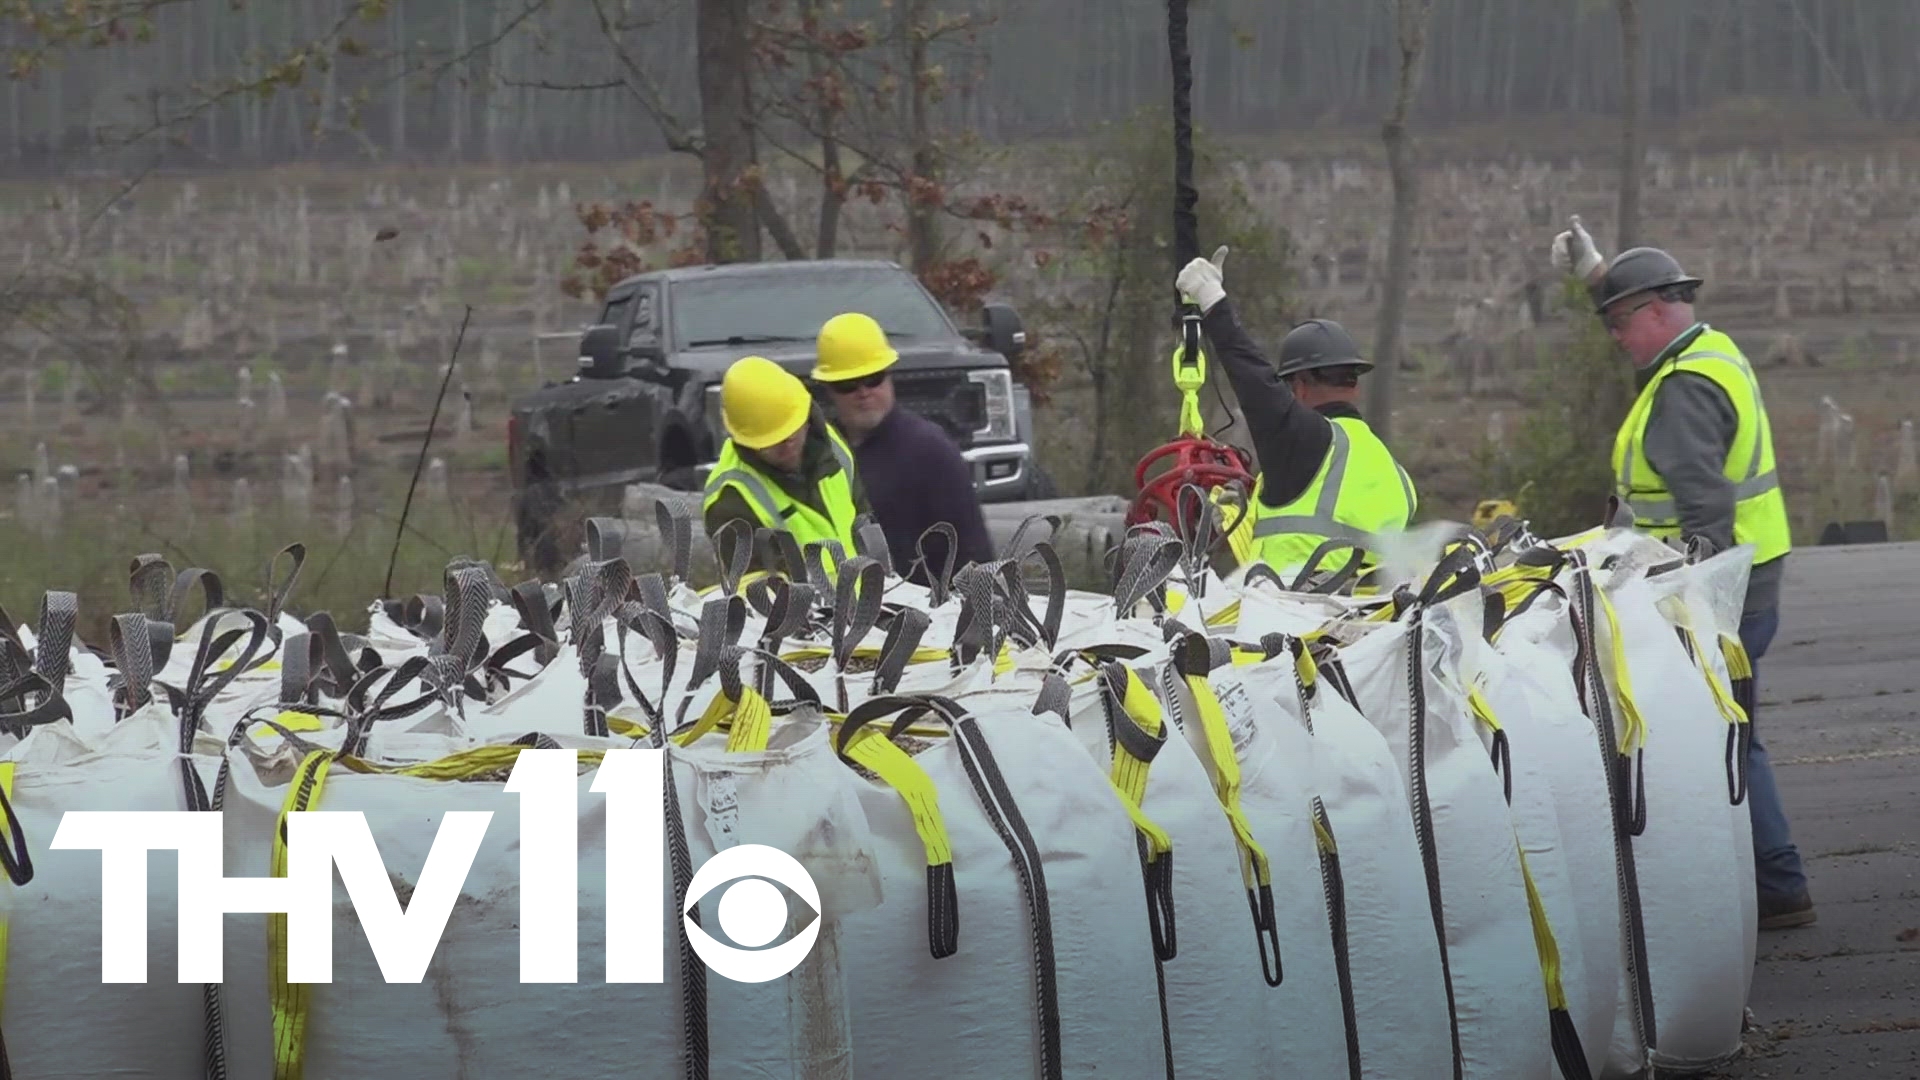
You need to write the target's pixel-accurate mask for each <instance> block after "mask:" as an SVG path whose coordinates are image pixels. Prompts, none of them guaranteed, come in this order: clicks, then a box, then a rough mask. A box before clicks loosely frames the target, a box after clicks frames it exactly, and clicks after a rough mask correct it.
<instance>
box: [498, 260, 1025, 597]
mask: <svg viewBox="0 0 1920 1080" xmlns="http://www.w3.org/2000/svg"><path fill="white" fill-rule="evenodd" d="M845 311H859V312H864V313H865V314H868V315H871V316H872V317H873V318H874V319H875V320H876V321H877V322H879V323H880V325H881V327H882V328H884V329H885V330H886V332H887V337H888V340H889V341H890V342H892V344H893V346H894V348H895V349H897V350H898V351H899V353H900V362H899V363H898V364H897V365H896V366H895V367H894V369H893V371H894V385H895V392H896V395H897V400H898V401H899V403H900V404H901V405H904V406H906V407H907V408H910V409H913V410H914V411H915V412H918V413H920V414H922V415H923V416H926V417H927V418H928V419H930V420H932V421H934V422H935V423H937V424H939V425H940V426H941V427H943V428H944V429H946V431H947V433H948V434H949V435H951V436H952V437H953V439H954V442H955V443H957V444H958V445H959V446H960V449H961V453H962V454H963V455H964V456H965V457H966V459H967V460H968V462H970V463H971V464H972V466H973V477H974V484H975V487H976V489H977V490H978V491H979V493H980V499H981V501H982V502H1007V501H1013V500H1020V499H1033V498H1050V497H1052V496H1053V495H1054V491H1053V488H1052V482H1051V480H1050V479H1048V478H1047V476H1046V475H1045V474H1044V473H1043V472H1041V471H1040V470H1039V469H1038V468H1037V467H1036V466H1035V464H1034V461H1033V455H1032V451H1031V449H1030V445H1031V441H1032V440H1031V431H1032V409H1031V405H1030V401H1029V397H1028V394H1027V389H1026V387H1024V386H1021V385H1020V384H1019V383H1018V382H1017V381H1015V380H1014V378H1013V376H1012V372H1011V370H1010V368H1009V365H1008V361H1009V359H1011V358H1013V357H1016V356H1018V355H1019V354H1020V351H1021V350H1022V349H1023V348H1024V347H1025V344H1026V333H1025V331H1024V330H1023V329H1022V328H1021V323H1020V318H1019V316H1018V315H1017V314H1016V313H1015V312H1014V311H1013V309H1012V308H1010V307H1007V306H1005V305H1003V304H986V305H984V306H983V309H982V319H981V325H980V326H979V327H978V328H977V329H972V330H965V331H963V330H961V329H960V328H958V327H956V326H955V325H954V322H953V320H952V319H951V318H949V317H948V315H947V312H946V309H945V308H943V307H942V306H941V305H940V303H939V302H938V301H936V300H935V299H934V298H933V296H932V295H931V294H929V293H928V292H927V291H926V289H925V288H923V287H922V286H921V284H920V282H919V281H918V280H917V279H915V278H914V276H913V275H912V274H910V273H908V272H907V271H906V270H905V269H903V268H901V267H900V266H899V265H897V264H895V263H891V262H879V261H864V260H852V259H823V260H812V261H799V260H796V261H790V262H777V263H743V264H732V265H726V266H699V267H680V268H676V269H670V270H659V271H654V272H651V273H646V274H639V275H636V276H634V277H630V278H628V279H626V280H625V281H622V282H620V283H619V284H617V285H615V286H614V287H613V288H612V289H610V290H608V292H607V296H606V301H605V306H604V307H603V308H602V309H601V312H600V317H599V319H598V321H597V322H596V324H595V325H593V326H591V327H589V328H587V330H586V331H585V332H584V333H583V334H582V335H581V339H580V352H579V358H580V359H579V370H578V372H577V373H576V374H574V376H573V377H572V378H570V379H568V380H567V381H565V382H554V383H548V384H547V385H546V386H544V387H542V388H541V389H539V390H536V391H534V392H533V393H531V394H528V395H527V396H526V397H524V398H522V399H521V400H519V401H517V402H515V403H514V405H513V407H512V410H511V412H510V415H509V417H508V421H507V444H508V445H507V460H508V467H509V470H510V472H511V474H512V481H513V490H514V518H515V522H516V532H517V534H518V540H519V544H518V546H519V551H520V557H521V560H522V561H523V562H524V563H526V565H527V566H528V567H529V568H530V569H534V570H538V571H541V572H545V571H548V570H553V569H558V568H559V567H560V566H562V565H564V564H565V563H566V562H567V560H568V559H569V558H570V557H571V556H572V555H573V554H574V552H575V549H576V548H577V547H578V545H579V538H578V528H579V523H580V522H581V521H582V520H583V519H584V518H585V517H587V516H592V515H607V514H618V513H619V511H620V504H621V499H622V494H623V491H624V489H625V487H626V485H628V484H633V483H637V482H642V481H647V482H653V483H660V484H664V485H666V486H668V487H672V488H677V489H680V490H685V491H693V490H698V488H699V487H700V486H701V485H702V484H703V483H704V482H705V479H706V473H707V470H708V469H709V468H711V466H712V463H713V461H714V458H715V457H716V456H717V454H718V453H719V447H720V443H721V442H722V441H723V440H724V439H725V438H726V432H725V430H724V428H723V427H722V425H721V419H720V379H721V377H722V376H723V375H724V374H725V372H726V370H727V366H728V365H730V364H732V363H733V362H734V361H735V360H738V359H739V358H741V357H743V356H751V355H760V356H765V357H767V358H768V359H770V360H773V361H775V362H776V363H779V364H780V365H781V366H783V367H785V368H786V369H787V370H789V371H791V372H793V373H794V374H795V375H798V376H800V377H801V378H802V379H806V378H807V376H808V374H809V372H811V371H812V369H813V363H814V349H815V346H814V342H815V335H816V334H817V333H818V332H819V330H820V327H821V325H822V324H824V323H825V322H826V321H827V320H828V319H831V318H832V317H833V316H835V315H838V314H840V313H841V312H845ZM810 385H811V384H810ZM815 393H816V394H817V395H822V400H823V401H824V400H825V399H824V391H821V390H818V389H816V391H815Z"/></svg>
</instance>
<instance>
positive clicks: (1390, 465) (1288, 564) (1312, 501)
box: [1253, 416, 1419, 570]
mask: <svg viewBox="0 0 1920 1080" xmlns="http://www.w3.org/2000/svg"><path fill="white" fill-rule="evenodd" d="M1265 485H1266V474H1265V472H1262V473H1261V475H1260V477H1259V478H1258V479H1257V480H1255V481H1254V487H1253V508H1254V510H1253V519H1254V520H1253V538H1254V549H1253V551H1254V557H1255V558H1257V559H1259V560H1260V561H1261V562H1264V563H1266V564H1267V565H1269V566H1271V567H1273V568H1274V569H1275V570H1287V569H1291V568H1294V567H1299V566H1303V565H1305V564H1306V561H1307V560H1308V559H1309V558H1311V557H1312V555H1313V553H1314V551H1315V550H1316V549H1317V548H1319V546H1320V545H1321V544H1323V543H1325V542H1326V541H1328V540H1334V539H1339V540H1351V541H1352V542H1354V543H1355V544H1358V545H1360V546H1362V547H1363V548H1365V547H1368V546H1369V544H1370V541H1371V539H1372V537H1373V536H1374V535H1376V534H1379V533H1386V532H1398V531H1400V530H1402V529H1405V528H1406V527H1407V522H1408V521H1410V520H1411V519H1412V518H1413V512H1414V510H1415V509H1416V508H1418V506H1419V501H1418V499H1417V497H1416V496H1415V494H1414V490H1413V480H1412V478H1410V477H1408V476H1407V471H1406V470H1405V469H1403V468H1401V467H1400V463H1399V462H1397V461H1395V460H1394V459H1393V452H1392V451H1390V450H1388V449H1387V444H1386V443H1383V442H1381V441H1380V436H1378V435H1375V434H1374V433H1373V429H1372V428H1370V427H1368V426H1367V422H1366V421H1364V420H1361V419H1360V418H1358V417H1352V416H1341V417H1335V418H1333V444H1332V445H1331V446H1329V447H1327V456H1326V458H1325V459H1324V460H1322V461H1321V463H1320V471H1319V472H1318V473H1315V474H1314V477H1313V483H1311V484H1309V485H1307V490H1305V491H1303V492H1301V493H1300V495H1299V497H1298V498H1296V499H1294V500H1293V501H1292V502H1290V503H1288V504H1287V505H1285V506H1282V507H1278V508H1275V507H1271V506H1268V505H1267V504H1266V503H1264V502H1262V501H1260V492H1261V489H1262V488H1263V487H1264V486H1265ZM1347 562H1348V560H1347V559H1345V558H1338V557H1336V558H1334V559H1332V560H1330V565H1329V566H1328V567H1327V568H1328V569H1337V568H1339V567H1342V566H1345V565H1346V564H1347ZM1377 562H1378V556H1377V555H1374V554H1373V553H1372V552H1371V551H1369V553H1368V554H1367V556H1366V557H1365V558H1364V559H1363V560H1362V562H1361V567H1362V568H1363V569H1369V568H1371V567H1373V566H1374V565H1375V564H1376V563H1377Z"/></svg>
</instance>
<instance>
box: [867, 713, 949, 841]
mask: <svg viewBox="0 0 1920 1080" xmlns="http://www.w3.org/2000/svg"><path fill="white" fill-rule="evenodd" d="M844 753H845V754H846V756H847V757H849V758H851V759H852V760H854V761H856V762H858V763H860V764H861V765H862V766H864V767H865V768H867V769H868V770H870V771H871V772H872V773H873V774H874V775H875V776H878V777H879V778H880V780H881V781H882V782H883V783H885V784H886V785H887V786H888V787H890V788H892V789H893V790H894V791H895V793H897V794H898V795H899V796H900V799H901V801H902V802H905V803H906V804H907V812H908V813H909V814H912V815H913V831H914V832H916V833H918V834H919V835H920V845H921V846H922V847H924V848H926V851H927V865H928V866H944V865H947V864H949V863H951V862H953V842H952V841H951V840H950V839H949V838H948V836H947V823H946V819H945V818H943V817H941V815H940V792H939V790H938V789H937V788H935V787H934V783H933V778H932V777H930V776H928V775H927V771H926V770H925V769H922V768H921V767H920V764H919V763H918V762H916V761H914V760H913V756H912V755H910V754H908V753H907V752H906V751H905V750H902V749H900V748H899V747H898V746H895V745H894V744H893V741H892V740H891V739H889V738H887V736H886V734H885V733H884V732H881V731H878V730H876V729H874V728H871V727H869V728H863V729H861V730H860V731H858V732H856V733H855V734H854V736H853V741H852V742H850V743H848V744H847V747H846V750H845V751H844Z"/></svg>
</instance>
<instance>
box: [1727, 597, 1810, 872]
mask: <svg viewBox="0 0 1920 1080" xmlns="http://www.w3.org/2000/svg"><path fill="white" fill-rule="evenodd" d="M1779 629H1780V611H1779V609H1778V608H1769V609H1767V610H1765V611H1751V612H1748V613H1747V614H1745V615H1743V616H1741V619H1740V644H1741V645H1743V646H1745V647H1746V650H1747V656H1748V658H1749V659H1751V660H1752V661H1753V669H1754V689H1753V694H1752V700H1751V702H1749V703H1748V705H1747V712H1748V717H1749V719H1750V720H1752V721H1754V722H1753V723H1751V724H1750V725H1749V727H1750V729H1751V730H1750V732H1749V733H1750V734H1751V735H1752V737H1753V738H1752V741H1750V742H1749V743H1748V744H1747V809H1748V811H1749V812H1750V813H1751V814H1752V816H1753V876H1754V878H1755V884H1756V885H1757V886H1758V887H1759V890H1760V892H1761V893H1762V894H1763V895H1764V894H1772V895H1775V896H1779V897H1782V898H1792V897H1795V896H1797V895H1799V893H1800V891H1801V890H1802V889H1805V888H1806V887H1807V875H1806V872H1805V871H1804V870H1802V869H1801V866H1800V852H1799V849H1797V848H1795V847H1794V846H1793V834H1792V832H1791V831H1790V830H1789V829H1788V827H1787V811H1786V808H1785V807H1783V806H1781V805H1780V788H1779V786H1778V785H1777V784H1776V783H1775V782H1774V779H1773V763H1772V762H1771V761H1769V760H1768V758H1767V748H1766V747H1765V746H1763V745H1761V742H1760V725H1759V723H1758V719H1759V716H1758V714H1759V712H1760V709H1759V704H1760V679H1759V674H1760V658H1761V657H1762V656H1764V655H1766V652H1767V646H1768V645H1770V644H1772V643H1773V635H1774V633H1775V632H1777V631H1778V630H1779Z"/></svg>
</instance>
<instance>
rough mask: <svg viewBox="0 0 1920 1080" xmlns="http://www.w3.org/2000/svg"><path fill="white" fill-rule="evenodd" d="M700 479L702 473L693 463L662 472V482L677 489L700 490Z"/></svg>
mask: <svg viewBox="0 0 1920 1080" xmlns="http://www.w3.org/2000/svg"><path fill="white" fill-rule="evenodd" d="M699 479H700V474H699V473H698V472H697V471H695V469H694V467H693V466H692V465H686V466H682V467H680V468H678V469H667V470H664V471H663V472H661V474H660V483H661V484H662V485H663V486H665V487H670V488H672V489H673V490H675V491H699V490H700V483H699Z"/></svg>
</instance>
